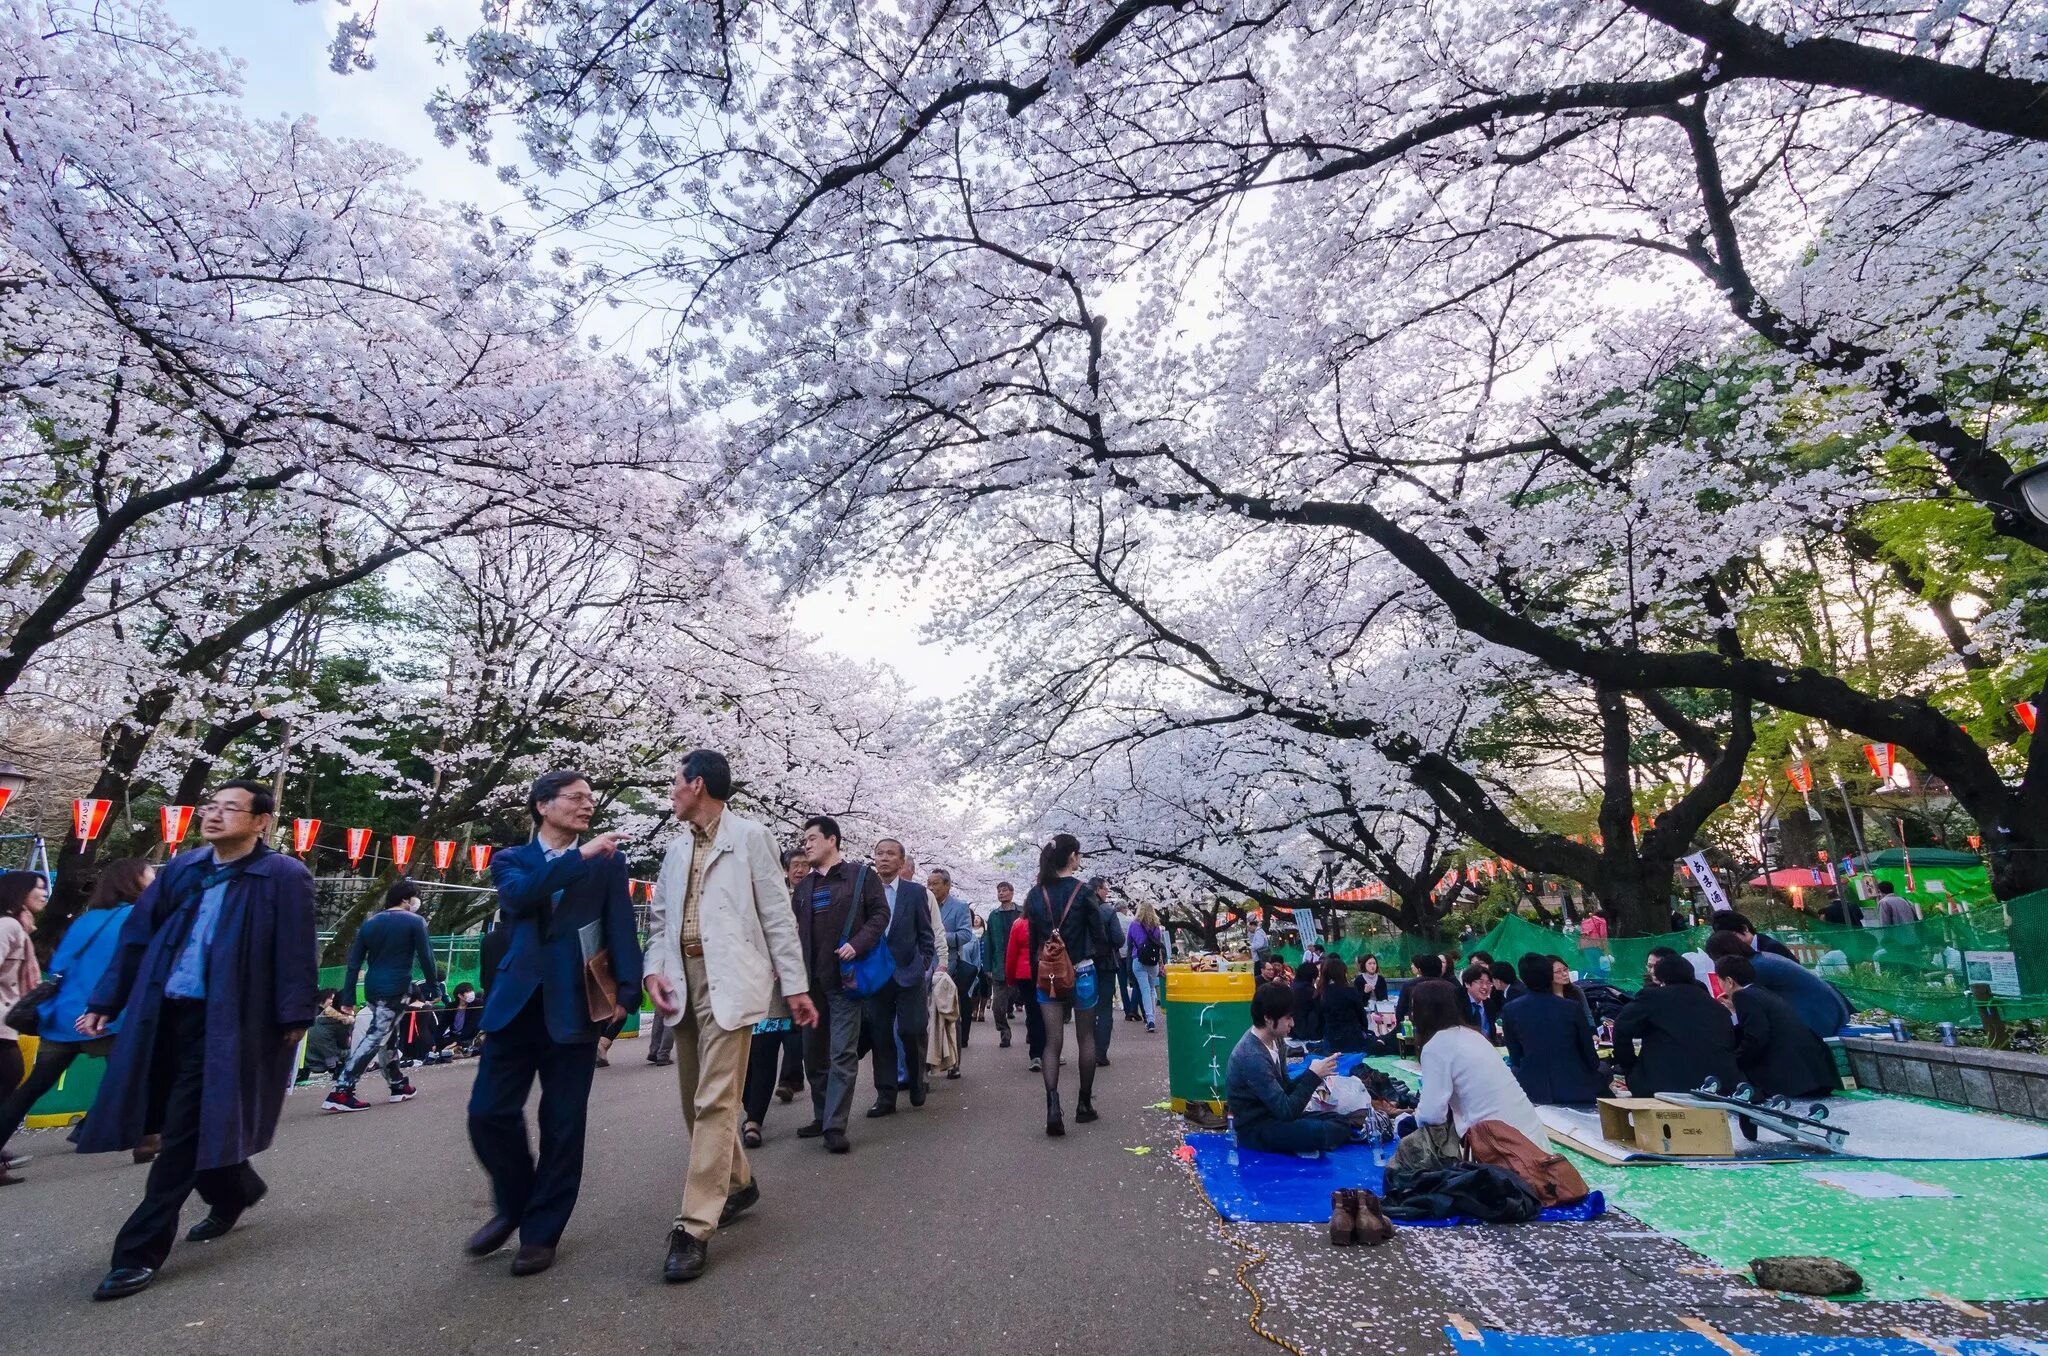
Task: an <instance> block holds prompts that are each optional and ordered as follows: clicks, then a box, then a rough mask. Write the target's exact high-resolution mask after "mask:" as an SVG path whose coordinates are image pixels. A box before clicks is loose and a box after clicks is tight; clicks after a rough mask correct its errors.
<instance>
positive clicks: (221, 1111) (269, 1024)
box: [72, 845, 320, 1168]
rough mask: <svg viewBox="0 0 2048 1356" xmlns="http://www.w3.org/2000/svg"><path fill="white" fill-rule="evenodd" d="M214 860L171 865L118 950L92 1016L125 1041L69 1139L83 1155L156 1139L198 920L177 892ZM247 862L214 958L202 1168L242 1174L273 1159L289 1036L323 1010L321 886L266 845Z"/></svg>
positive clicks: (145, 896)
mask: <svg viewBox="0 0 2048 1356" xmlns="http://www.w3.org/2000/svg"><path fill="white" fill-rule="evenodd" d="M212 860H213V849H212V848H210V847H200V848H194V849H193V850H192V851H190V852H181V853H179V854H178V855H177V856H175V857H173V858H172V859H171V860H170V861H169V862H167V863H166V864H165V865H164V869H163V871H162V872H161V873H160V874H159V875H158V876H157V878H156V879H155V880H154V881H152V882H150V886H149V888H148V889H147V890H144V891H143V892H142V898H140V899H138V900H137V901H136V902H135V908H134V909H133V910H132V911H130V913H129V915H128V920H127V922H126V923H124V924H123V925H122V927H121V941H120V949H119V950H118V951H117V952H116V953H115V956H114V959H113V961H112V963H111V964H109V965H108V966H107V971H106V973H105V974H104V975H102V976H101V977H100V982H99V985H98V987H97V988H95V989H94V990H93V995H92V1000H91V1002H90V1003H89V1004H88V1005H87V1011H89V1012H97V1013H101V1014H104V1015H107V1016H112V1015H113V1014H115V1013H117V1012H118V1013H120V1014H121V1034H120V1035H118V1036H116V1037H115V1038H114V1047H113V1049H112V1050H111V1051H110V1052H109V1053H108V1055H107V1071H106V1075H105V1077H104V1078H103V1079H102V1080H101V1082H100V1090H99V1095H98V1097H97V1099H96V1100H95V1101H94V1102H93V1107H92V1112H91V1114H89V1115H88V1116H87V1117H86V1118H85V1121H84V1123H83V1124H81V1125H80V1126H79V1127H78V1129H77V1130H76V1131H75V1132H73V1134H72V1139H73V1141H74V1142H76V1143H77V1145H78V1149H79V1152H80V1153H106V1152H110V1151H116V1150H122V1149H132V1148H134V1147H135V1143H136V1141H137V1140H139V1139H141V1138H142V1135H143V1133H144V1131H145V1129H146V1128H147V1129H150V1130H154V1129H156V1128H157V1127H154V1126H149V1127H145V1126H144V1124H143V1122H144V1120H145V1119H146V1118H147V1116H148V1114H149V1101H150V1096H149V1091H150V1064H151V1061H152V1059H153V1057H154V1055H155V1053H156V1044H157V1029H158V1025H159V1023H160V1021H161V1020H162V1010H163V1002H164V984H165V982H166V981H167V980H169V978H170V975H171V970H172V967H173V966H175V965H176V964H177V960H178V953H179V952H180V951H181V950H183V949H184V946H185V939H186V938H187V937H189V936H190V935H191V932H192V924H193V922H194V920H195V919H196V918H197V917H198V913H199V902H200V901H199V897H198V896H197V895H192V896H191V898H190V899H189V901H188V902H187V903H186V904H185V905H184V907H182V908H181V907H179V906H178V900H179V897H180V894H181V890H180V886H181V884H182V883H183V882H184V879H185V877H187V876H188V875H190V874H191V873H193V872H196V871H204V870H206V869H207V867H208V866H209V864H210V863H211V862H212ZM243 862H244V864H243V866H242V869H241V871H240V872H239V873H238V874H237V875H236V876H235V877H234V879H233V880H232V881H230V882H229V884H228V887H227V893H226V895H225V896H224V897H223V898H222V901H221V911H220V916H219V920H218V922H217V924H216V926H215V928H214V933H213V941H212V943H211V944H210V945H209V946H208V947H207V951H206V998H205V999H204V1000H203V1001H204V1002H205V1004H206V1072H205V1080H206V1096H205V1099H204V1101H203V1103H202V1105H201V1109H200V1117H199V1119H200V1125H199V1166H200V1167H201V1168H226V1167H233V1166H234V1165H235V1164H237V1163H241V1162H245V1161H246V1160H248V1159H250V1158H252V1157H254V1156H255V1155H256V1154H259V1153H261V1152H262V1151H263V1150H265V1149H267V1148H269V1147H270V1140H271V1136H272V1135H273V1134H275V1133H276V1131H277V1117H278V1113H279V1112H281V1111H282V1110H283V1109H284V1094H285V1089H287V1088H289V1087H290V1086H291V1083H292V1072H293V1071H292V1060H293V1058H294V1057H295V1055H296V1054H297V1050H296V1048H295V1043H287V1042H286V1041H285V1039H284V1033H285V1032H286V1031H289V1030H293V1029H295V1028H303V1027H310V1026H312V1024H313V1018H314V1016H315V1014H316V1013H317V1012H318V1010H319V1009H318V1003H319V989H318V987H317V986H318V981H319V976H320V969H319V943H318V941H317V940H316V938H315V936H314V932H313V878H312V876H311V875H309V874H308V873H307V871H306V868H305V867H304V866H302V865H301V864H300V863H299V862H298V860H297V859H296V858H292V857H287V856H284V855H283V854H281V853H277V852H273V851H271V850H270V849H269V848H267V847H264V846H261V845H259V846H258V847H257V849H256V850H255V852H253V853H251V854H250V855H249V856H248V857H246V858H244V859H243Z"/></svg>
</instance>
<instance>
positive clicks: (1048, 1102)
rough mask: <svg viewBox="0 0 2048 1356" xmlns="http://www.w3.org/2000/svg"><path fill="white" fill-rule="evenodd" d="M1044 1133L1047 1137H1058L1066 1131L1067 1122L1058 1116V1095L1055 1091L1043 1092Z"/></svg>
mask: <svg viewBox="0 0 2048 1356" xmlns="http://www.w3.org/2000/svg"><path fill="white" fill-rule="evenodd" d="M1045 1133H1046V1137H1047V1138H1048V1139H1058V1138H1059V1137H1060V1136H1061V1135H1064V1134H1066V1133H1067V1123H1066V1121H1065V1120H1063V1119H1062V1118H1061V1116H1060V1095H1059V1094H1058V1093H1056V1092H1048V1093H1047V1094H1045Z"/></svg>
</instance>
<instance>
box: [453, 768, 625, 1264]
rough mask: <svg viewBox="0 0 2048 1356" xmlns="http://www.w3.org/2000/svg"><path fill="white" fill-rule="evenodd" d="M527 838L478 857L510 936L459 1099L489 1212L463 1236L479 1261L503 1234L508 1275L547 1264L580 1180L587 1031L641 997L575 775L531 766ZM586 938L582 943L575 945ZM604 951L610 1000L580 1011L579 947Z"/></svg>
mask: <svg viewBox="0 0 2048 1356" xmlns="http://www.w3.org/2000/svg"><path fill="white" fill-rule="evenodd" d="M526 805H527V810H528V812H529V813H531V814H532V816H533V823H534V835H533V837H532V838H531V839H530V840H528V841H527V842H525V843H522V844H521V845H519V846H518V847H516V848H512V849H510V850H508V851H505V852H501V853H499V854H498V855H497V856H496V857H493V858H492V859H491V882H492V884H494V885H496V886H497V887H498V908H499V912H500V914H501V915H502V916H503V918H504V922H503V923H502V924H501V926H503V927H506V928H509V929H510V933H511V940H510V941H509V942H508V943H507V945H506V947H505V958H504V960H503V961H501V962H499V965H498V969H497V973H496V974H495V975H494V976H493V977H492V979H491V982H490V988H489V990H488V992H487V995H486V997H485V999H484V1016H483V1021H482V1022H481V1023H479V1026H480V1028H481V1029H482V1031H483V1033H484V1035H485V1036H486V1037H488V1039H487V1040H485V1041H484V1045H483V1051H484V1053H483V1058H482V1059H481V1060H480V1061H479V1062H478V1065H477V1071H476V1082H475V1083H474V1084H473V1085H471V1088H470V1095H469V1143H470V1147H471V1148H473V1149H474V1150H475V1151H476V1157H477V1162H479V1163H481V1164H482V1165H483V1168H484V1171H485V1172H487V1173H489V1174H490V1178H491V1194H492V1197H493V1199H494V1201H495V1202H496V1205H497V1213H496V1214H494V1215H492V1216H491V1218H490V1219H489V1220H488V1221H487V1222H486V1223H485V1224H484V1226H483V1227H482V1228H481V1229H478V1230H477V1231H476V1232H475V1233H474V1234H472V1235H470V1238H469V1242H468V1244H467V1245H466V1246H467V1251H468V1252H469V1255H470V1256H472V1257H488V1256H490V1255H491V1254H492V1253H494V1252H496V1251H497V1250H498V1249H500V1248H502V1247H504V1246H505V1244H506V1242H507V1241H508V1240H509V1239H510V1238H511V1237H512V1235H513V1233H514V1232H515V1231H516V1232H517V1233H518V1234H519V1242H520V1247H519V1251H518V1252H517V1253H516V1254H515V1255H514V1256H513V1258H512V1274H513V1275H514V1276H531V1275H534V1274H535V1273H537V1272H542V1271H546V1270H547V1269H548V1268H549V1267H551V1266H553V1265H554V1262H555V1247H556V1244H557V1243H559V1242H560V1241H561V1237H562V1231H563V1230H564V1229H566V1228H567V1227H568V1225H569V1214H570V1212H571V1211H573V1210H574V1209H575V1208H576V1194H577V1192H578V1190H579V1189H580V1188H581V1186H582V1184H583V1130H584V1120H585V1113H586V1112H587V1111H588V1109H589V1103H590V1080H591V1077H592V1075H593V1074H594V1073H595V1072H596V1070H597V1039H598V1037H599V1036H601V1035H602V1034H604V1029H605V1027H606V1026H607V1025H608V1024H609V1023H610V1021H612V1020H614V1019H616V1018H618V1017H622V1016H624V1015H625V1014H626V1013H628V1012H631V1011H633V1010H635V1009H636V1008H638V1007H639V1006H640V935H639V932H638V931H637V929H636V927H635V924H634V920H633V902H632V898H631V896H630V895H629V893H628V891H627V880H626V859H625V856H624V854H622V853H621V852H620V851H619V836H618V835H617V834H616V833H600V834H598V835H597V836H596V837H594V838H591V839H590V840H589V841H587V842H584V841H581V839H582V835H583V834H584V833H585V832H587V831H588V830H589V828H590V818H591V815H592V813H593V812H594V811H595V809H596V807H597V798H596V797H595V796H594V795H593V794H592V793H591V789H590V782H589V780H588V779H587V778H586V777H584V775H583V774H582V773H580V772H575V771H571V770H569V769H566V768H565V769H561V770H558V771H554V772H547V773H543V774H542V775H541V776H539V777H538V778H536V779H535V780H534V783H533V789H532V791H530V792H528V793H527V798H526ZM586 942H588V943H592V945H588V946H586ZM600 948H602V949H605V950H608V951H609V952H610V953H611V971H612V975H613V977H614V978H615V979H616V981H617V984H618V997H617V1001H616V1003H615V1005H614V1006H613V1009H612V1011H611V1012H609V1013H605V1014H603V1017H602V1018H601V1019H599V1020H593V1019H592V1015H591V1006H590V998H589V994H588V991H587V990H586V987H585V979H584V977H585V961H586V956H587V953H594V952H595V951H596V950H598V949H600ZM536 1077H538V1078H539V1079H540V1158H539V1160H538V1161H536V1160H535V1159H534V1156H533V1152H532V1150H531V1149H529V1148H528V1147H527V1141H526V1099H527V1096H528V1095H529V1094H530V1093H531V1092H532V1091H533V1081H534V1079H535V1078H536Z"/></svg>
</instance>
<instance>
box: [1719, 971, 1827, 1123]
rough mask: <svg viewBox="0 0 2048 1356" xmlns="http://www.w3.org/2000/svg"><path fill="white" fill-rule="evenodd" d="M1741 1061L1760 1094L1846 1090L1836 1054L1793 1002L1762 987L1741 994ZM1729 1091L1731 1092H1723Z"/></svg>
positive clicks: (1738, 1001) (1737, 993)
mask: <svg viewBox="0 0 2048 1356" xmlns="http://www.w3.org/2000/svg"><path fill="white" fill-rule="evenodd" d="M1732 1001H1733V1002H1734V1004H1735V1020H1736V1028H1735V1037H1736V1046H1735V1062H1736V1063H1737V1064H1738V1065H1740V1066H1741V1068H1742V1076H1743V1078H1744V1079H1745V1080H1747V1081H1748V1083H1749V1085H1750V1086H1751V1087H1753V1088H1755V1089H1756V1090H1757V1091H1758V1092H1760V1093H1763V1094H1764V1095H1766V1096H1769V1095H1771V1094H1773V1093H1783V1094H1784V1095H1785V1096H1787V1097H1825V1096H1827V1095H1828V1094H1829V1093H1831V1092H1837V1091H1839V1090H1840V1089H1841V1086H1842V1080H1841V1079H1840V1078H1839V1077H1838V1076H1837V1075H1836V1073H1835V1057H1834V1053H1833V1052H1832V1051H1830V1050H1829V1049H1828V1047H1827V1042H1825V1041H1823V1040H1822V1039H1821V1038H1820V1037H1818V1036H1816V1035H1814V1034H1813V1032H1812V1031H1810V1030H1808V1029H1807V1026H1806V1023H1804V1022H1802V1021H1801V1020H1799V1014H1798V1013H1797V1012H1796V1011H1794V1010H1793V1007H1792V1005H1791V1004H1790V1003H1787V1002H1786V1001H1785V1000H1784V999H1782V998H1780V997H1778V995H1776V994H1774V993H1772V992H1771V991H1770V990H1769V989H1766V988H1765V987H1764V986H1763V985H1761V984H1750V985H1745V986H1744V987H1743V988H1740V989H1738V990H1736V991H1735V994H1734V996H1733V999H1732ZM1723 1091H1727V1089H1723Z"/></svg>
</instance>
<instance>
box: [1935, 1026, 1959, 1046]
mask: <svg viewBox="0 0 2048 1356" xmlns="http://www.w3.org/2000/svg"><path fill="white" fill-rule="evenodd" d="M1934 1029H1935V1031H1936V1032H1937V1033H1939V1034H1940V1036H1941V1043H1942V1044H1943V1045H1954V1044H1955V1043H1956V1024H1955V1023H1954V1022H1943V1023H1942V1024H1941V1025H1940V1026H1937V1027H1935V1028H1934Z"/></svg>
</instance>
